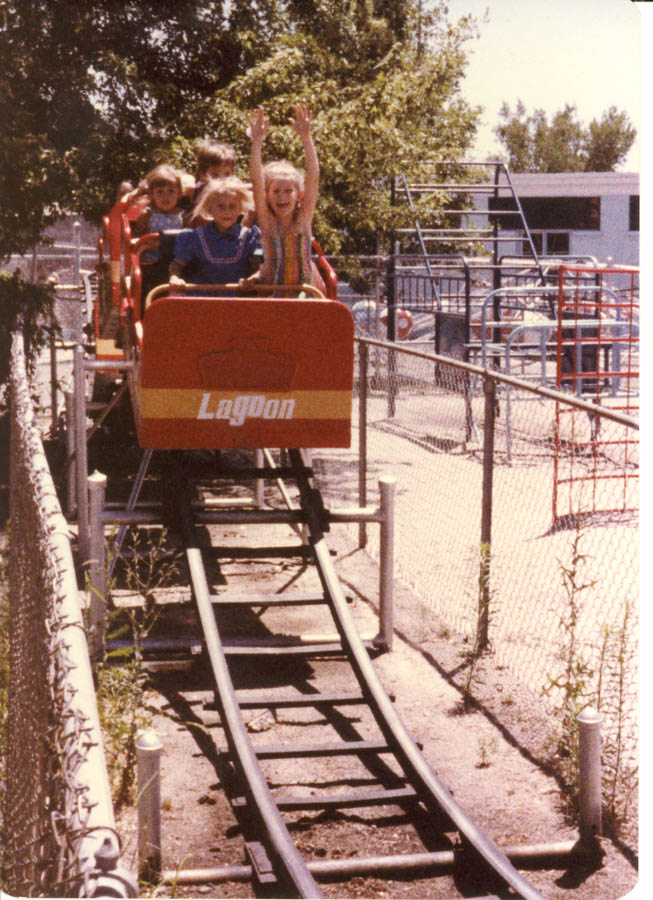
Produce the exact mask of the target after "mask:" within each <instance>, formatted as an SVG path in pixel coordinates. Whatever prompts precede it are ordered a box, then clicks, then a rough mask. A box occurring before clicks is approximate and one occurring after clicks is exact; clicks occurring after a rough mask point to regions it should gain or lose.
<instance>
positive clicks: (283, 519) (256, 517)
mask: <svg viewBox="0 0 653 900" xmlns="http://www.w3.org/2000/svg"><path fill="white" fill-rule="evenodd" d="M195 518H196V520H197V522H198V523H199V524H200V525H236V524H241V525H270V524H273V525H279V524H288V525H292V524H293V523H297V522H305V521H306V513H304V512H303V511H302V510H301V509H200V510H198V511H197V512H196V513H195ZM328 518H329V522H337V523H349V522H379V523H381V522H382V521H383V513H382V512H381V511H380V510H379V509H376V508H374V507H371V506H368V507H366V508H365V509H358V508H356V507H349V508H345V509H332V510H329V511H328ZM160 520H161V505H160V504H148V505H146V506H144V507H140V508H138V509H132V510H129V509H124V508H121V509H116V508H114V507H109V508H108V509H105V510H104V513H103V514H102V521H103V522H104V524H106V525H108V524H111V525H156V524H157V523H158V522H159V521H160Z"/></svg>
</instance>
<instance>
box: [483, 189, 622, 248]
mask: <svg viewBox="0 0 653 900" xmlns="http://www.w3.org/2000/svg"><path fill="white" fill-rule="evenodd" d="M512 182H513V185H514V187H515V191H516V193H517V196H518V197H519V201H520V203H521V206H522V209H523V212H524V215H525V217H526V221H527V223H528V227H529V229H530V231H531V235H532V237H533V242H534V244H535V248H536V251H537V253H538V255H541V256H556V255H565V256H593V257H595V258H596V260H597V262H599V263H605V262H606V260H607V259H608V257H611V258H612V261H613V262H614V263H615V264H622V265H639V175H638V174H636V173H624V172H569V173H566V172H563V173H542V174H540V173H534V174H520V175H518V174H514V175H512ZM481 202H482V201H481ZM484 208H488V207H485V204H484ZM489 209H490V210H492V209H497V210H510V209H514V204H513V201H512V198H511V197H508V196H507V195H506V194H505V191H504V190H502V191H501V195H500V196H499V198H498V199H495V198H490V200H489ZM519 224H520V223H519V222H518V221H515V217H513V216H510V215H506V214H505V213H504V215H503V216H501V218H499V227H500V229H501V231H500V233H501V234H502V235H504V234H505V233H506V231H507V232H510V231H514V232H515V236H516V240H515V242H514V244H513V243H510V242H505V243H504V242H503V241H502V242H501V245H500V246H501V251H500V253H501V255H504V256H513V255H522V254H523V253H526V251H524V250H523V248H522V243H523V242H522V236H523V231H522V230H521V229H520V228H519Z"/></svg>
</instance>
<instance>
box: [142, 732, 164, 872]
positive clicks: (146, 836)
mask: <svg viewBox="0 0 653 900" xmlns="http://www.w3.org/2000/svg"><path fill="white" fill-rule="evenodd" d="M162 752H163V744H162V743H161V741H160V740H159V738H158V736H157V735H156V733H155V732H154V731H152V730H149V731H143V732H142V733H141V734H140V736H139V737H138V739H137V741H136V756H137V761H138V762H137V768H138V870H139V874H140V876H141V878H144V879H145V880H147V881H156V880H158V878H159V876H160V875H161V753H162Z"/></svg>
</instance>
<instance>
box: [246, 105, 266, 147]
mask: <svg viewBox="0 0 653 900" xmlns="http://www.w3.org/2000/svg"><path fill="white" fill-rule="evenodd" d="M268 126H269V123H268V120H267V118H266V115H265V112H264V111H263V109H262V108H259V109H255V110H254V112H252V113H250V116H249V134H250V137H251V139H252V140H253V141H254V140H258V141H262V140H263V138H264V137H265V135H266V134H267V133H268Z"/></svg>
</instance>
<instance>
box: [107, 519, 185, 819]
mask: <svg viewBox="0 0 653 900" xmlns="http://www.w3.org/2000/svg"><path fill="white" fill-rule="evenodd" d="M165 537H166V535H165V531H162V532H160V533H159V537H158V539H154V540H153V539H151V538H149V539H148V540H149V542H148V543H147V545H146V547H145V548H144V550H143V548H142V544H143V541H144V538H143V535H142V534H140V533H136V534H134V535H133V536H132V540H131V548H130V549H131V552H130V553H129V555H128V556H127V557H126V560H125V573H124V576H125V581H126V583H127V585H128V587H129V588H130V590H132V591H133V592H135V593H138V594H140V595H142V596H143V598H144V599H143V605H142V606H137V607H128V608H122V609H115V610H110V611H109V612H108V613H107V620H108V627H107V634H108V637H109V640H111V639H114V640H116V639H120V638H123V639H124V638H129V640H128V641H125V646H124V647H123V648H122V649H116V650H112V651H110V652H109V653H107V654H105V657H104V659H103V660H102V662H101V663H100V664H99V665H98V666H97V669H96V679H97V702H98V712H99V716H100V724H101V726H102V731H103V735H104V747H105V754H106V758H107V769H108V772H109V780H110V783H111V791H112V796H113V801H114V805H115V807H116V809H120V808H121V807H122V806H125V805H128V804H129V803H131V802H132V800H133V788H134V782H135V772H136V741H137V737H138V733H139V731H140V730H141V729H143V728H146V727H148V726H149V725H150V724H151V720H152V715H151V712H150V711H149V710H148V709H147V707H146V704H145V691H146V688H147V673H146V671H145V667H144V664H143V647H144V643H145V639H146V638H147V636H148V634H149V633H150V631H151V630H152V628H153V626H154V624H155V622H156V620H157V618H158V610H157V607H156V605H155V602H154V597H153V592H154V591H155V590H156V589H157V588H161V587H164V586H165V585H166V583H167V582H168V581H169V580H170V579H171V578H172V577H173V576H174V575H176V573H177V571H178V567H179V558H180V554H179V553H175V554H173V555H172V556H170V555H169V554H167V555H166V554H164V553H163V544H164V542H165ZM107 555H109V554H107Z"/></svg>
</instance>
